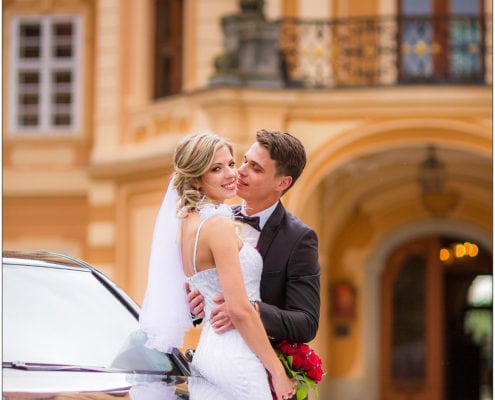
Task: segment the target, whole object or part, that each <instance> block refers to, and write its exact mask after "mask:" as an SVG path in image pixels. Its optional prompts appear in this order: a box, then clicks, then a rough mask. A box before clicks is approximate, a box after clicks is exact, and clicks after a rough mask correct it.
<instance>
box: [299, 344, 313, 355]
mask: <svg viewBox="0 0 495 400" xmlns="http://www.w3.org/2000/svg"><path fill="white" fill-rule="evenodd" d="M311 352H312V350H311V347H309V346H308V345H307V344H301V345H300V346H299V353H301V354H303V355H308V354H310V353H311Z"/></svg>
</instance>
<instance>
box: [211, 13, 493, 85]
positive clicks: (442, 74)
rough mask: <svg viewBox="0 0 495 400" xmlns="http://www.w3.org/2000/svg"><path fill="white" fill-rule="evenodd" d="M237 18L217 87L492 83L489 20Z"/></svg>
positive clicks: (228, 27) (229, 21) (228, 24)
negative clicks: (271, 19)
mask: <svg viewBox="0 0 495 400" xmlns="http://www.w3.org/2000/svg"><path fill="white" fill-rule="evenodd" d="M232 17H234V16H230V17H227V18H225V19H224V20H223V21H222V27H223V29H224V35H225V44H226V46H225V52H224V53H223V55H222V58H220V59H221V61H222V62H223V64H222V63H217V64H216V68H217V73H218V74H217V77H216V78H219V77H220V79H216V80H214V81H213V85H215V84H227V85H235V86H259V85H261V86H267V85H269V86H278V87H300V88H312V89H315V88H321V89H331V88H349V87H375V86H393V85H423V84H428V85H433V84H455V85H463V84H468V85H491V84H492V16H491V15H485V16H469V15H447V16H444V15H435V16H431V15H429V16H414V17H405V16H398V17H397V16H395V17H372V18H347V19H333V20H302V19H289V18H284V19H281V20H278V21H267V20H265V19H264V18H262V17H246V18H242V17H241V18H239V16H235V17H236V18H232ZM256 18H258V19H257V20H256ZM217 61H218V59H217ZM225 61H227V63H225Z"/></svg>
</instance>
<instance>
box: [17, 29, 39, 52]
mask: <svg viewBox="0 0 495 400" xmlns="http://www.w3.org/2000/svg"><path fill="white" fill-rule="evenodd" d="M40 43H41V25H40V23H24V24H21V25H20V26H19V58H20V59H37V58H40V57H41V44H40Z"/></svg>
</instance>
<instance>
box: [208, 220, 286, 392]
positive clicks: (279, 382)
mask: <svg viewBox="0 0 495 400" xmlns="http://www.w3.org/2000/svg"><path fill="white" fill-rule="evenodd" d="M208 222H209V223H205V224H204V226H203V232H202V233H203V234H202V236H200V245H201V242H202V241H204V242H203V243H205V245H206V246H207V247H208V248H209V249H210V251H211V254H212V257H213V260H214V262H215V265H216V268H217V272H218V276H219V278H220V283H221V285H222V290H223V294H224V297H225V306H226V310H227V313H228V315H229V317H230V319H231V321H232V323H233V324H234V326H235V327H236V329H237V330H238V331H239V333H240V334H241V335H242V337H243V339H244V340H245V342H246V343H247V345H248V346H249V347H250V348H251V350H252V351H253V352H254V353H255V354H256V355H257V356H258V358H259V359H260V360H261V362H262V363H263V365H264V366H265V368H266V369H267V370H268V372H269V373H270V375H271V377H272V383H273V385H274V388H275V390H276V392H277V395H278V396H282V395H283V394H288V393H289V392H292V391H293V389H292V387H293V385H292V383H291V381H290V380H289V379H288V378H287V375H286V373H285V370H284V367H283V365H282V363H281V362H280V360H279V359H278V357H277V355H276V353H275V351H274V350H273V348H272V346H271V344H270V341H269V340H268V337H267V335H266V333H265V329H264V327H263V324H262V323H261V319H260V317H259V315H258V313H257V312H256V311H255V310H254V308H253V306H252V305H251V303H250V302H249V299H248V296H247V293H246V288H245V286H244V281H243V278H242V272H241V266H240V261H239V238H238V236H237V235H236V233H235V229H234V225H233V223H232V221H230V220H228V219H227V218H214V220H213V218H212V220H211V221H208ZM201 237H202V238H203V239H201Z"/></svg>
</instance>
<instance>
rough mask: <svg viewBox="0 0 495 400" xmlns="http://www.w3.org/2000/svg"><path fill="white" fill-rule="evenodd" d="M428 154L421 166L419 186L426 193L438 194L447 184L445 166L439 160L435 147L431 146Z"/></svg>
mask: <svg viewBox="0 0 495 400" xmlns="http://www.w3.org/2000/svg"><path fill="white" fill-rule="evenodd" d="M427 152H428V154H427V156H426V159H425V160H424V161H423V162H421V163H420V164H419V174H418V175H419V176H418V179H419V184H420V186H421V189H422V190H423V192H425V193H438V192H441V191H442V190H443V187H444V184H445V164H444V163H443V162H442V161H440V160H439V159H438V158H437V155H436V149H435V146H433V145H429V146H428V149H427Z"/></svg>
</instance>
